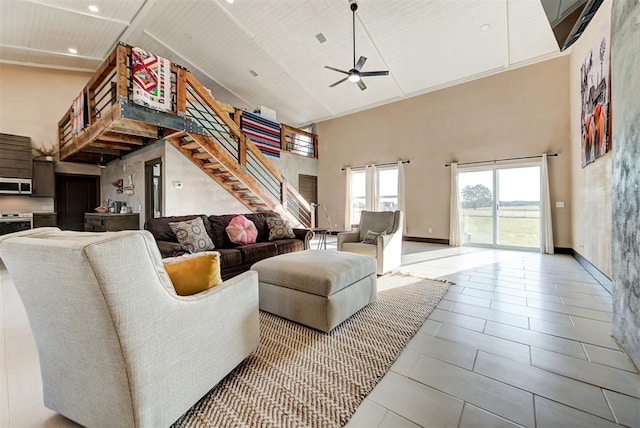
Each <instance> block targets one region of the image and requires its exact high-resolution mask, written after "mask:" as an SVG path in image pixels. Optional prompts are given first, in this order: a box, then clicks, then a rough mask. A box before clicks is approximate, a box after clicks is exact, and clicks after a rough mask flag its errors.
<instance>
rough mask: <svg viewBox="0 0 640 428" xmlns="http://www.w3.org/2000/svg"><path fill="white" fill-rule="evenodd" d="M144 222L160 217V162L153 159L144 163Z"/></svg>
mask: <svg viewBox="0 0 640 428" xmlns="http://www.w3.org/2000/svg"><path fill="white" fill-rule="evenodd" d="M144 177H145V179H144V186H145V197H144V199H145V201H144V202H145V203H144V215H145V220H147V219H150V218H158V217H162V160H161V159H160V158H157V159H153V160H150V161H147V162H145V163H144Z"/></svg>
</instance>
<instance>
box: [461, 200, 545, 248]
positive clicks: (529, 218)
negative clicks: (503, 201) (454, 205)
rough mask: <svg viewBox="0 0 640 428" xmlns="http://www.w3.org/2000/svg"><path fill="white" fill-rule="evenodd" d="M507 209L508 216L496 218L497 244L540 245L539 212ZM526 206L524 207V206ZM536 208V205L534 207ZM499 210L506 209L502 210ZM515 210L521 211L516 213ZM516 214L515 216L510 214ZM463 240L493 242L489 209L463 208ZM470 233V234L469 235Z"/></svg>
mask: <svg viewBox="0 0 640 428" xmlns="http://www.w3.org/2000/svg"><path fill="white" fill-rule="evenodd" d="M509 208H519V210H509V211H511V212H509V213H508V214H510V216H504V214H506V213H503V215H501V216H500V218H499V219H498V231H499V234H498V245H513V246H518V247H539V246H540V214H539V212H537V213H535V216H534V213H533V212H526V213H525V212H524V211H530V210H523V209H522V208H523V207H509ZM525 208H526V207H525ZM536 208H537V207H536ZM501 211H507V210H502V209H501ZM517 211H521V212H520V213H517ZM513 214H517V216H511V215H513ZM462 222H463V234H462V237H463V241H464V242H465V243H470V244H492V243H493V219H492V217H491V210H482V209H478V210H463V214H462ZM469 234H470V236H469Z"/></svg>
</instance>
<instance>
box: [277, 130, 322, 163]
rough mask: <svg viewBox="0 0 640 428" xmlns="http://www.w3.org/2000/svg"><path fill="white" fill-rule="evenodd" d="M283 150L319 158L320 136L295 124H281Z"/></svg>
mask: <svg viewBox="0 0 640 428" xmlns="http://www.w3.org/2000/svg"><path fill="white" fill-rule="evenodd" d="M280 138H281V140H280V145H281V147H282V150H285V151H287V152H291V153H295V154H297V155H301V156H306V157H309V158H313V159H317V158H318V136H317V135H316V134H312V133H311V132H307V131H304V130H302V129H298V128H294V127H293V126H289V125H285V124H280Z"/></svg>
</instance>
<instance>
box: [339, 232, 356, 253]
mask: <svg viewBox="0 0 640 428" xmlns="http://www.w3.org/2000/svg"><path fill="white" fill-rule="evenodd" d="M337 236H338V251H341V250H342V244H344V243H346V242H358V241H359V240H360V232H359V231H357V230H356V231H353V232H340V233H338V235H337Z"/></svg>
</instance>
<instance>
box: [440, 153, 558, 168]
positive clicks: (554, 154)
mask: <svg viewBox="0 0 640 428" xmlns="http://www.w3.org/2000/svg"><path fill="white" fill-rule="evenodd" d="M547 156H549V157H550V156H558V153H551V154H550V155H547ZM541 157H542V155H535V156H522V157H519V158H503V159H491V160H483V161H476V162H459V163H458V165H473V164H476V163H487V162H493V163H496V162H500V161H510V160H520V159H534V158H541ZM444 166H445V167H447V166H451V164H450V163H445V164H444Z"/></svg>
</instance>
